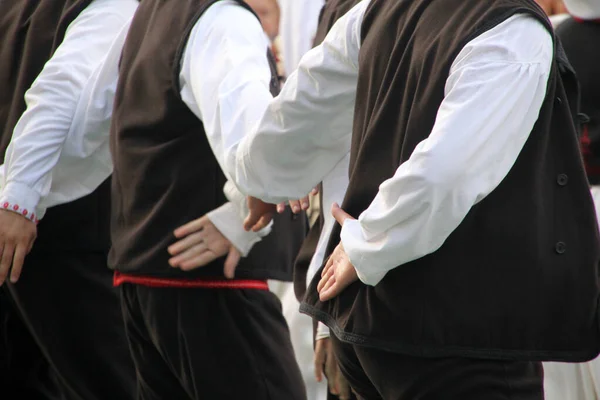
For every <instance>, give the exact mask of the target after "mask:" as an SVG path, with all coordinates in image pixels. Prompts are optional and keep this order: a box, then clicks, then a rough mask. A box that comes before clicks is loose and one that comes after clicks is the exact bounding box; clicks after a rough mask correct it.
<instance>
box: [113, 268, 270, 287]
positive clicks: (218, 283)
mask: <svg viewBox="0 0 600 400" xmlns="http://www.w3.org/2000/svg"><path fill="white" fill-rule="evenodd" d="M124 283H132V284H134V285H142V286H150V287H165V288H166V287H170V288H204V289H256V290H269V286H268V285H267V281H265V280H255V279H177V278H156V277H151V276H139V275H129V274H123V273H121V272H118V271H115V274H114V276H113V286H120V285H122V284H124Z"/></svg>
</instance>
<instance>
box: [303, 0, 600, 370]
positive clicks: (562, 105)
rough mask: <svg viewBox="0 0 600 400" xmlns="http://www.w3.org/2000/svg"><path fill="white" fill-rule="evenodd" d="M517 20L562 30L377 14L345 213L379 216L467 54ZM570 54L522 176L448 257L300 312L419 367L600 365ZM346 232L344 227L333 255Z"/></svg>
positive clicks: (487, 18) (511, 7) (500, 5)
mask: <svg viewBox="0 0 600 400" xmlns="http://www.w3.org/2000/svg"><path fill="white" fill-rule="evenodd" d="M515 13H526V14H529V15H531V16H532V17H533V18H536V19H537V20H538V21H540V22H541V23H542V24H543V25H544V26H545V27H546V28H547V29H548V31H550V32H552V28H551V26H550V24H549V21H548V20H547V17H546V16H545V15H544V14H543V12H542V10H541V9H540V8H539V6H537V5H536V4H535V3H534V2H533V1H531V0H497V1H494V2H488V1H481V0H437V1H428V0H413V1H397V2H390V1H385V0H373V1H372V2H371V3H370V5H369V7H368V8H367V11H366V14H365V18H364V20H363V25H362V30H361V35H362V48H361V52H360V58H359V71H360V73H359V79H358V88H357V93H358V95H357V100H356V112H355V120H354V132H353V143H352V150H351V162H350V185H349V188H348V191H347V194H346V198H345V200H344V202H343V204H342V208H344V209H345V210H346V211H347V212H348V213H350V214H351V215H353V216H354V217H358V216H359V215H360V213H361V212H362V211H363V210H365V209H366V208H367V207H368V206H369V204H370V203H371V201H372V200H373V198H374V197H375V195H376V193H377V192H378V188H379V185H380V184H381V183H382V182H383V181H384V180H386V179H388V178H390V177H391V176H393V174H394V173H395V172H396V170H397V168H398V167H399V166H400V165H401V164H402V163H403V162H405V161H406V160H407V159H408V158H409V157H410V155H411V154H412V152H413V150H414V148H415V146H416V145H417V144H418V143H419V142H421V141H422V140H423V139H425V138H426V137H427V136H428V135H429V133H430V132H431V129H432V127H433V124H434V121H435V119H436V114H437V110H438V108H439V105H440V104H441V102H442V100H443V97H444V86H445V81H446V79H447V77H448V75H449V69H450V66H451V65H452V62H453V60H454V59H455V57H456V55H457V54H458V53H459V52H460V50H461V49H462V48H463V46H464V44H466V43H467V42H468V41H470V40H471V39H472V38H474V37H476V36H478V35H479V34H481V33H482V32H485V31H487V30H489V29H491V28H493V27H495V26H496V25H498V24H499V23H501V22H503V21H505V20H506V19H507V18H509V17H510V16H512V15H514V14H515ZM561 55H562V52H561V48H560V47H559V46H558V45H557V46H556V51H555V60H554V62H553V66H552V70H551V73H550V78H549V81H548V87H547V94H546V97H545V99H544V101H543V105H542V108H541V111H540V115H539V118H538V120H537V122H536V124H535V126H534V128H533V131H532V132H531V134H530V137H529V139H528V140H527V142H526V144H525V146H524V148H523V150H522V151H521V153H520V155H519V157H518V159H517V160H516V162H515V164H514V166H513V168H512V169H511V171H510V172H509V173H508V175H507V176H506V178H505V179H504V180H503V181H502V182H501V183H500V185H499V186H498V187H497V188H496V189H495V190H494V191H493V192H492V193H491V194H490V195H489V196H487V197H486V198H485V199H483V200H482V201H480V202H479V203H477V204H476V205H475V206H474V207H473V208H472V209H471V211H470V212H469V213H468V214H467V216H466V217H465V219H464V220H463V222H462V223H461V224H460V226H459V227H458V228H457V229H456V230H455V231H454V232H452V234H451V235H450V236H449V237H448V239H447V240H446V241H445V243H444V244H443V245H442V246H441V247H440V248H439V249H438V250H437V251H435V252H433V253H432V254H429V255H427V256H425V257H422V258H420V259H417V260H415V261H413V262H409V263H407V264H405V265H402V266H401V267H400V268H395V269H393V270H391V271H390V272H389V273H388V274H387V275H386V277H385V278H384V279H383V280H382V281H381V282H380V283H379V284H378V285H377V286H375V287H372V286H366V285H364V284H362V283H360V282H356V283H354V284H352V285H351V286H349V287H348V288H347V289H346V290H345V291H343V292H342V293H341V294H340V296H338V297H337V298H335V299H333V300H331V301H328V302H326V303H321V302H320V301H319V299H318V293H317V291H316V285H317V280H313V282H312V283H311V285H310V287H309V289H308V294H307V298H306V304H303V305H302V310H303V311H304V312H307V313H309V314H310V315H313V316H315V317H316V318H318V319H319V320H321V321H323V322H325V323H326V324H327V325H329V326H330V328H332V330H333V331H334V332H335V334H336V336H338V338H340V339H341V340H344V341H347V342H351V343H360V344H365V345H368V346H371V347H375V348H379V349H383V350H389V351H394V352H400V353H404V354H408V355H414V356H427V357H445V356H463V357H475V358H490V359H491V358H494V359H517V360H536V361H537V360H557V361H585V360H589V359H591V358H594V357H595V356H596V355H597V354H598V352H599V350H600V335H599V321H598V320H599V318H598V299H599V271H598V261H599V258H600V254H599V244H600V239H599V236H598V226H597V223H596V218H595V211H594V206H593V202H592V198H591V195H590V192H589V188H588V184H587V179H586V177H585V172H584V169H583V163H582V159H581V155H580V152H579V144H578V138H577V134H576V129H575V125H574V121H573V116H572V113H573V112H574V111H575V109H576V104H577V98H578V92H577V83H576V80H575V77H574V73H573V72H572V70H571V68H570V66H569V64H568V62H567V61H566V59H563V58H561ZM474 112H475V111H474ZM467 167H468V166H465V168H467ZM339 234H340V227H339V225H337V226H336V228H335V229H334V232H333V234H332V236H331V241H330V243H329V249H328V250H329V253H328V254H330V253H331V251H332V250H333V248H334V247H335V246H336V245H337V243H338V242H339Z"/></svg>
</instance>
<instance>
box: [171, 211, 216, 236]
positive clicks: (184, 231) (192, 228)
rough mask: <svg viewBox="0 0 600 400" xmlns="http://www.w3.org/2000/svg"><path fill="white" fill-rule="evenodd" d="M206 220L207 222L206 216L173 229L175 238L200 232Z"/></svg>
mask: <svg viewBox="0 0 600 400" xmlns="http://www.w3.org/2000/svg"><path fill="white" fill-rule="evenodd" d="M207 220H208V218H207V217H206V216H204V217H202V218H198V219H195V220H193V221H191V222H188V223H187V224H185V225H182V226H180V227H179V228H177V229H175V231H174V234H175V237H176V238H181V237H184V236H187V235H189V234H190V233H194V232H197V231H200V230H202V228H203V227H204V224H205V223H206V221H207Z"/></svg>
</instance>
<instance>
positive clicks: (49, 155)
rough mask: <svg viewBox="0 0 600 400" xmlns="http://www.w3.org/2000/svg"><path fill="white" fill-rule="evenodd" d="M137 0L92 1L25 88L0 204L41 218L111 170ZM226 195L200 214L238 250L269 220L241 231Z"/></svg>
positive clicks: (235, 203) (238, 201) (241, 199)
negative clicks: (117, 103)
mask: <svg viewBox="0 0 600 400" xmlns="http://www.w3.org/2000/svg"><path fill="white" fill-rule="evenodd" d="M138 5H139V2H138V1H137V0H94V1H93V2H92V3H91V4H90V5H89V6H88V7H87V8H86V9H85V10H83V11H82V12H81V14H80V15H79V16H78V17H77V18H76V19H75V20H74V21H73V22H72V23H71V24H70V25H69V27H68V29H67V31H66V34H65V38H64V40H63V42H62V43H61V45H60V46H59V47H58V49H57V51H56V52H55V54H54V56H53V57H52V59H50V60H49V61H48V62H47V63H46V65H45V66H44V68H43V70H42V71H41V73H40V75H39V76H38V77H37V79H36V80H35V82H34V83H33V85H32V87H31V88H30V89H29V90H28V91H27V93H26V95H25V99H26V103H27V109H26V111H25V113H24V114H23V116H22V117H21V119H20V120H19V122H18V123H17V125H16V127H15V130H14V132H13V138H12V141H11V143H10V145H9V147H8V149H7V152H6V157H5V164H4V165H3V166H2V167H0V187H1V188H0V204H3V203H5V202H7V203H9V204H11V207H12V205H15V204H16V205H18V206H19V209H20V210H35V213H31V211H29V212H28V215H27V216H28V217H31V216H32V215H35V217H36V218H37V219H41V218H42V217H43V215H44V213H45V212H46V209H47V208H48V207H52V206H55V205H59V204H64V203H68V202H70V201H73V200H76V199H78V198H81V197H83V196H86V195H88V194H90V193H92V192H93V191H94V190H95V189H96V188H97V187H98V185H99V184H100V183H102V182H103V181H104V180H105V179H106V178H108V176H110V174H111V173H112V169H113V166H112V159H111V155H110V151H109V131H110V119H111V116H112V109H113V103H114V96H115V92H116V87H117V80H118V63H119V59H120V56H121V51H122V48H123V44H124V42H125V39H126V37H127V32H128V30H129V26H130V23H131V19H132V18H133V15H134V13H135V11H136V9H137V7H138ZM224 192H225V195H226V196H227V198H228V199H229V200H230V202H229V203H226V204H224V205H223V206H221V207H219V208H218V209H216V210H213V211H212V212H210V213H208V214H207V215H208V217H209V219H210V220H211V222H213V224H214V225H215V226H216V227H217V229H218V230H219V231H220V232H221V233H222V234H223V235H224V236H225V237H226V238H227V239H229V241H231V242H232V243H233V244H234V246H235V247H236V248H237V249H238V250H240V252H241V253H242V255H244V256H246V255H247V254H248V252H249V251H250V249H251V248H252V246H253V245H254V244H255V243H256V242H258V241H259V240H260V238H261V237H262V236H264V235H265V234H267V233H269V232H270V227H268V228H266V229H264V230H263V231H261V232H259V233H252V232H250V233H249V232H246V231H244V229H243V228H242V221H243V218H244V217H245V215H246V213H247V206H246V199H245V196H243V195H242V194H241V193H239V191H237V189H236V188H235V186H234V185H226V187H225V188H224Z"/></svg>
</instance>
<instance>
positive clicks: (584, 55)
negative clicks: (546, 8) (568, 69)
mask: <svg viewBox="0 0 600 400" xmlns="http://www.w3.org/2000/svg"><path fill="white" fill-rule="evenodd" d="M556 35H557V36H558V37H559V38H560V40H561V42H562V45H563V48H564V49H565V52H566V54H567V56H568V58H569V61H570V62H571V65H573V68H574V69H575V72H576V73H577V78H578V79H579V83H580V87H581V113H582V114H581V115H580V119H579V122H580V123H581V124H582V125H584V131H583V134H584V135H583V137H582V149H583V155H584V160H585V165H586V171H587V173H588V178H589V180H590V183H591V184H593V185H598V184H600V75H599V74H598V68H599V67H598V66H599V65H600V52H598V51H596V49H597V48H598V42H599V41H600V24H598V23H597V22H591V21H589V22H585V21H575V20H574V19H573V18H569V19H567V20H566V21H564V22H562V23H561V24H560V25H559V26H558V28H556Z"/></svg>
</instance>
